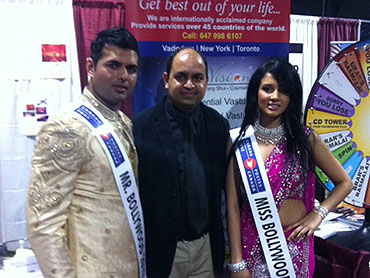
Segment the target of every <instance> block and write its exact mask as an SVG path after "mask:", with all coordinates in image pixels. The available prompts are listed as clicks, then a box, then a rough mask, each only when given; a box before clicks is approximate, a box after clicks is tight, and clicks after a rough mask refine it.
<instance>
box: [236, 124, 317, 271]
mask: <svg viewBox="0 0 370 278" xmlns="http://www.w3.org/2000/svg"><path fill="white" fill-rule="evenodd" d="M304 131H305V134H306V136H309V134H310V130H309V129H307V128H305V129H304ZM285 153H286V139H285V138H283V139H282V140H281V141H279V142H278V143H277V144H276V145H275V147H274V149H273V150H272V152H271V153H270V155H269V157H268V158H267V159H266V161H265V168H266V172H267V176H268V179H269V182H270V186H271V189H272V194H273V196H274V199H275V203H276V206H277V209H278V210H279V209H280V207H281V206H282V204H283V202H284V200H287V199H297V200H301V201H302V202H303V204H304V205H305V208H306V213H308V212H310V211H311V210H312V208H313V204H314V197H315V177H314V171H313V168H312V169H310V171H309V173H307V175H306V176H307V177H306V178H305V175H304V173H303V170H302V167H301V165H300V164H299V154H298V153H297V154H296V155H294V157H293V158H291V159H289V158H288V157H287V156H286V155H285ZM237 179H238V180H237V183H238V184H239V186H240V192H242V200H243V201H242V207H241V219H240V228H241V244H242V255H243V258H244V259H245V260H246V262H247V268H248V270H249V271H250V272H251V274H252V277H253V278H269V277H270V275H269V272H268V268H267V265H266V262H265V258H264V255H263V251H262V247H261V243H260V240H259V237H258V233H257V229H256V226H255V223H254V220H253V216H252V212H251V209H250V207H249V202H248V200H247V199H246V194H245V189H244V186H243V184H242V183H241V182H240V180H241V179H240V177H238V178H237ZM291 232H292V231H288V232H285V237H286V238H287V237H288V236H289V234H290V233H291ZM287 244H288V249H289V253H290V255H291V258H292V261H293V267H294V270H295V273H296V277H297V278H310V277H312V276H313V269H314V251H313V238H312V237H311V239H310V240H309V241H307V242H306V241H303V240H301V241H298V242H295V241H288V242H287Z"/></svg>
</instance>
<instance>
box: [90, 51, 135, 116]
mask: <svg viewBox="0 0 370 278" xmlns="http://www.w3.org/2000/svg"><path fill="white" fill-rule="evenodd" d="M102 54H103V55H102V57H101V58H100V59H99V60H98V63H97V65H95V67H94V64H93V61H92V60H91V59H89V60H88V61H87V64H86V66H87V73H88V75H89V77H90V86H89V89H91V91H92V93H93V94H94V95H95V96H96V97H97V98H98V99H99V100H100V101H101V102H103V103H104V104H105V105H106V106H107V107H109V108H110V109H112V110H117V109H118V108H119V107H120V105H121V102H123V101H124V100H126V99H127V98H128V97H129V96H130V95H131V93H132V91H133V89H134V87H135V84H136V79H137V71H138V61H139V57H138V55H137V53H136V52H135V51H133V50H128V49H122V48H119V47H115V46H105V47H104V48H103V50H102Z"/></svg>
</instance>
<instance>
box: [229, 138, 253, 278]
mask: <svg viewBox="0 0 370 278" xmlns="http://www.w3.org/2000/svg"><path fill="white" fill-rule="evenodd" d="M230 149H231V140H228V142H227V147H226V157H227V155H228V153H229V151H230ZM234 167H237V166H236V165H235V160H234V158H232V159H231V161H230V163H229V165H228V167H227V174H226V202H227V230H228V234H229V242H230V251H231V263H232V264H235V263H239V262H241V261H242V247H241V239H240V212H239V203H238V196H237V192H236V188H235V186H236V185H235V180H234ZM231 276H232V277H235V278H237V277H238V278H239V277H240V278H242V277H245V278H249V277H251V276H250V274H249V272H248V270H247V269H245V270H243V271H241V272H239V273H232V274H231Z"/></svg>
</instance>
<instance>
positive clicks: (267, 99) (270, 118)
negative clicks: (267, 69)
mask: <svg viewBox="0 0 370 278" xmlns="http://www.w3.org/2000/svg"><path fill="white" fill-rule="evenodd" d="M289 102H290V98H289V96H288V95H286V94H284V93H283V92H281V91H280V89H279V84H278V83H277V81H276V80H275V78H274V77H273V76H272V75H271V74H270V73H266V74H265V76H264V77H263V78H262V79H261V84H260V86H259V89H258V107H259V109H260V112H261V115H260V117H261V118H260V122H261V125H263V126H264V127H269V128H274V127H277V126H279V125H280V124H281V115H282V114H283V113H284V112H285V110H286V109H287V107H288V105H289Z"/></svg>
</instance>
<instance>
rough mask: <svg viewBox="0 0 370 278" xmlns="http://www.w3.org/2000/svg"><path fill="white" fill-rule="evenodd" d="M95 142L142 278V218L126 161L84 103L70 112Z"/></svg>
mask: <svg viewBox="0 0 370 278" xmlns="http://www.w3.org/2000/svg"><path fill="white" fill-rule="evenodd" d="M73 111H74V112H75V115H77V117H78V119H80V120H81V121H82V122H83V123H84V124H86V125H87V126H88V127H89V128H90V129H91V131H92V132H93V134H94V136H95V137H96V138H97V139H98V141H99V143H100V145H101V146H102V147H103V149H104V152H105V154H106V155H107V158H108V161H109V164H110V166H111V168H112V172H113V175H114V179H115V181H116V184H117V188H118V192H119V194H120V196H121V201H122V204H123V206H124V208H125V212H126V216H127V219H128V221H129V224H130V229H131V233H132V236H133V238H134V242H135V247H136V255H137V259H138V265H139V275H140V278H146V263H145V232H144V217H143V212H142V209H141V203H140V198H139V194H138V191H137V187H136V181H135V176H134V172H133V169H132V166H131V163H130V160H129V158H128V156H127V154H126V151H125V149H124V148H123V145H122V143H121V141H120V140H119V138H118V136H117V134H116V133H115V132H114V129H113V127H112V126H111V124H110V123H109V122H108V121H106V119H105V118H104V117H103V116H102V115H101V113H100V112H99V111H98V110H97V109H95V107H93V106H92V105H90V104H88V103H84V104H79V105H77V107H75V108H74V109H73Z"/></svg>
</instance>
